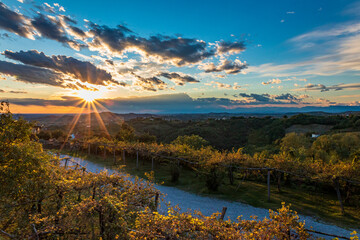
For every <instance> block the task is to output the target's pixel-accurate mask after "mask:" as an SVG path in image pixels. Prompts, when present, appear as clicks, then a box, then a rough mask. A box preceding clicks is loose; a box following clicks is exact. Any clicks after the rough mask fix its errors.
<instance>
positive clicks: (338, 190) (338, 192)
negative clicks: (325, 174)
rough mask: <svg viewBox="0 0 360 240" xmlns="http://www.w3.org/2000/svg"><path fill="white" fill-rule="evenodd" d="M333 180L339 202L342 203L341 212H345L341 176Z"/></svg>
mask: <svg viewBox="0 0 360 240" xmlns="http://www.w3.org/2000/svg"><path fill="white" fill-rule="evenodd" d="M333 182H334V188H335V190H336V195H337V197H338V200H339V203H340V208H341V213H342V214H345V210H344V205H343V202H342V198H341V192H340V183H339V177H336V178H334V179H333Z"/></svg>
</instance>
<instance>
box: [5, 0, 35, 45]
mask: <svg viewBox="0 0 360 240" xmlns="http://www.w3.org/2000/svg"><path fill="white" fill-rule="evenodd" d="M0 28H1V29H4V30H6V31H9V32H12V33H15V34H17V35H19V36H22V37H26V38H31V39H33V38H34V37H33V31H32V28H31V24H29V20H28V18H27V17H25V16H23V15H21V14H19V13H16V12H14V11H12V10H10V9H9V8H8V7H7V6H6V5H5V4H3V3H1V2H0Z"/></svg>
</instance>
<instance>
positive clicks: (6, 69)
mask: <svg viewBox="0 0 360 240" xmlns="http://www.w3.org/2000/svg"><path fill="white" fill-rule="evenodd" d="M0 73H3V74H5V75H10V76H13V77H15V78H16V79H17V80H18V81H22V82H26V83H39V84H46V85H51V86H61V84H62V83H63V76H62V75H61V74H59V73H56V72H54V71H51V70H49V69H43V68H39V67H33V66H27V65H22V64H15V63H10V62H6V61H1V60H0Z"/></svg>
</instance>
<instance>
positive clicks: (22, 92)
mask: <svg viewBox="0 0 360 240" xmlns="http://www.w3.org/2000/svg"><path fill="white" fill-rule="evenodd" d="M9 93H14V94H27V93H28V92H25V91H9Z"/></svg>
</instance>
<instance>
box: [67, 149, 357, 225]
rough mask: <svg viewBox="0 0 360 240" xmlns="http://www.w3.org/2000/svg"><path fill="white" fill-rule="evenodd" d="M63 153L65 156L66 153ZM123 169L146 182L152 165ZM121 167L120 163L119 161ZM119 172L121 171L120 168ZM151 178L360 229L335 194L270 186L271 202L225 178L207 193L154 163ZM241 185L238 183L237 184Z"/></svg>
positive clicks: (254, 184)
mask: <svg viewBox="0 0 360 240" xmlns="http://www.w3.org/2000/svg"><path fill="white" fill-rule="evenodd" d="M65 153H66V152H65ZM67 154H69V155H72V156H78V157H81V158H83V159H87V160H89V161H92V162H97V163H101V164H103V165H105V166H108V167H112V168H117V167H116V166H114V160H113V157H108V158H103V157H100V156H94V155H91V156H87V155H86V154H81V153H80V154H74V153H67ZM125 162H126V164H125V167H123V168H122V170H121V171H126V172H127V173H129V174H131V175H134V176H139V177H141V178H146V176H145V172H150V171H151V170H152V169H151V161H149V160H145V161H142V160H139V169H136V160H135V159H134V158H131V157H130V156H126V161H125ZM118 163H119V164H120V165H123V161H122V160H118ZM119 169H120V168H119ZM154 174H155V181H156V183H160V184H163V185H165V186H172V187H176V188H179V189H182V190H184V191H187V192H191V193H195V194H199V195H203V196H210V197H216V198H220V199H224V200H230V201H237V202H242V203H246V204H249V205H252V206H255V207H261V208H267V209H272V210H276V209H278V208H280V207H281V203H282V202H285V203H286V204H291V208H292V209H293V210H295V211H297V212H298V213H300V214H303V215H308V216H312V217H314V218H316V219H319V220H322V221H324V222H328V223H331V224H334V225H338V226H340V227H343V228H359V222H360V209H359V208H355V207H350V206H345V212H346V214H345V215H342V214H341V212H340V207H339V203H338V200H337V197H336V194H335V191H334V193H320V192H315V191H310V190H308V189H304V188H303V187H301V186H296V185H294V186H291V187H289V186H282V187H281V192H279V191H278V190H277V186H276V185H271V194H270V195H271V200H270V201H268V200H267V184H266V182H261V181H260V182H259V181H249V180H246V181H241V180H240V179H236V181H235V184H234V185H231V184H230V183H229V181H228V179H227V178H226V176H225V178H224V181H223V183H222V184H221V186H220V187H219V189H218V191H216V192H213V191H209V190H208V189H207V187H206V185H205V180H204V179H202V178H201V177H199V176H196V172H195V171H194V170H191V169H187V168H184V167H182V168H181V170H180V178H179V181H178V182H176V183H173V182H171V174H170V166H169V164H166V163H164V162H163V163H160V162H158V161H155V166H154ZM240 181H241V182H240Z"/></svg>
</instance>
